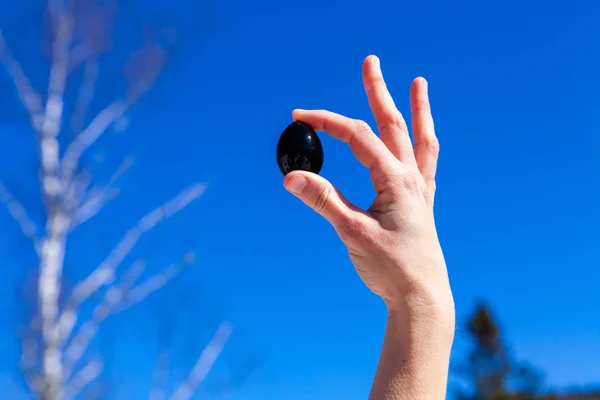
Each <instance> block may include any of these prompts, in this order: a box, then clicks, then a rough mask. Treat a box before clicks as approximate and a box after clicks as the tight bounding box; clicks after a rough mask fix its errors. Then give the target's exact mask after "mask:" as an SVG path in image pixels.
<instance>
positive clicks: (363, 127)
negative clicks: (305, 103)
mask: <svg viewBox="0 0 600 400" xmlns="http://www.w3.org/2000/svg"><path fill="white" fill-rule="evenodd" d="M292 117H293V118H294V120H300V121H302V122H305V123H307V124H308V125H310V126H312V128H313V129H315V130H317V131H323V132H326V133H328V134H330V135H331V136H333V137H334V138H336V139H339V140H341V141H343V142H345V143H348V145H349V146H350V149H351V150H352V152H353V153H354V155H355V156H356V158H357V159H358V161H360V163H361V164H363V165H364V166H365V167H367V168H369V169H372V168H374V167H376V166H377V165H379V164H382V163H383V164H387V163H389V162H390V157H393V155H392V153H390V151H389V149H388V148H387V147H386V146H385V144H383V142H382V141H381V140H380V139H379V138H378V137H377V135H375V133H373V131H372V130H371V128H369V125H368V124H367V123H366V122H364V121H360V120H356V119H351V118H348V117H344V116H343V115H340V114H336V113H333V112H331V111H327V110H294V112H293V113H292Z"/></svg>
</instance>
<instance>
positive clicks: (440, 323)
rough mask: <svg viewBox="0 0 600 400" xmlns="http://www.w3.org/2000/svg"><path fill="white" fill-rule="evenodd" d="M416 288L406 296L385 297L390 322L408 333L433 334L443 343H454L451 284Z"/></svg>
mask: <svg viewBox="0 0 600 400" xmlns="http://www.w3.org/2000/svg"><path fill="white" fill-rule="evenodd" d="M437 286H438V287H434V286H433V285H429V286H428V287H421V288H418V289H417V288H413V289H414V290H411V291H410V292H409V293H405V294H404V295H403V296H396V297H394V298H393V299H388V300H385V303H386V305H387V309H388V323H389V324H394V325H397V326H400V327H402V329H404V330H406V331H407V333H408V334H410V333H414V334H415V335H419V336H420V337H423V338H426V337H429V336H432V337H434V338H437V340H440V341H441V343H448V342H449V343H450V344H451V343H452V341H453V339H454V331H455V324H456V313H455V309H454V299H453V297H452V292H451V290H450V286H449V284H447V283H446V284H442V283H440V284H439V285H437Z"/></svg>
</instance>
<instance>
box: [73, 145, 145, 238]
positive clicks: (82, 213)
mask: <svg viewBox="0 0 600 400" xmlns="http://www.w3.org/2000/svg"><path fill="white" fill-rule="evenodd" d="M132 165H133V158H131V157H127V158H125V160H123V162H122V163H121V165H120V166H119V167H118V168H117V169H116V170H115V172H114V173H113V175H112V176H111V178H110V181H109V182H108V184H106V185H102V186H98V187H93V188H91V189H90V190H89V192H88V194H87V196H86V197H87V198H86V199H85V200H84V201H83V202H82V203H81V205H80V206H79V207H77V208H76V209H75V211H74V212H73V222H72V227H71V229H75V228H76V227H77V226H79V225H81V224H83V223H84V222H86V221H88V220H90V219H91V218H92V217H94V216H95V215H97V214H98V213H99V212H100V211H101V210H102V209H103V208H104V206H105V205H106V203H108V202H109V201H111V200H113V199H114V198H115V197H116V196H117V195H118V194H119V193H120V189H118V188H115V187H114V185H115V183H116V182H117V181H118V180H119V178H120V177H121V176H123V174H124V173H125V172H126V171H127V170H129V169H130V168H131V166H132Z"/></svg>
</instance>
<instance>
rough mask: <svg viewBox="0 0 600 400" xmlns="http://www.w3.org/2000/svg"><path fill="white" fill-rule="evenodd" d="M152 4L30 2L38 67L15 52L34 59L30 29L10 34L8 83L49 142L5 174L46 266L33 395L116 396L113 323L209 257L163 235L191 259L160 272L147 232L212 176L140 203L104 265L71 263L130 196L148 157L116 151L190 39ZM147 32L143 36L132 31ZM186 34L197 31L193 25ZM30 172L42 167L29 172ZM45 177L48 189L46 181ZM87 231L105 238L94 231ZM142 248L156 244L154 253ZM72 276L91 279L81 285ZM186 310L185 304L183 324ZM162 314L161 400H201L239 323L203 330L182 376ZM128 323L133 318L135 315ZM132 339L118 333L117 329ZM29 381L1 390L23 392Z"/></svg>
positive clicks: (25, 233) (31, 128) (0, 40)
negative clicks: (130, 179) (138, 159)
mask: <svg viewBox="0 0 600 400" xmlns="http://www.w3.org/2000/svg"><path fill="white" fill-rule="evenodd" d="M140 4H142V5H143V3H140ZM140 4H136V3H135V2H122V4H119V3H117V2H116V1H104V0H49V1H47V2H32V3H28V4H27V5H28V6H32V5H33V7H32V9H31V10H33V13H32V14H31V15H33V16H35V18H36V19H37V18H39V20H37V21H34V22H33V24H32V25H31V26H32V27H34V28H40V27H41V29H31V31H34V32H36V33H39V34H40V36H41V38H42V40H41V42H40V43H41V49H42V52H41V55H42V57H41V58H36V57H34V56H33V53H34V52H32V51H31V50H32V49H31V48H30V49H28V51H29V52H30V53H29V55H28V57H26V61H31V60H36V63H35V64H36V68H31V66H29V68H27V67H26V65H27V63H25V62H23V60H22V59H20V58H19V56H18V55H17V54H16V53H15V52H14V50H13V49H15V48H18V50H19V53H22V50H23V48H25V47H26V46H23V43H24V41H19V40H16V39H17V38H19V36H20V35H19V31H20V29H22V28H21V27H20V26H19V27H17V29H16V30H15V31H13V32H11V33H12V35H11V34H5V32H4V30H0V62H1V63H2V65H3V66H4V69H5V71H6V75H5V76H4V75H3V76H2V80H3V85H4V80H7V81H9V82H11V83H12V89H11V91H10V93H16V95H17V96H16V97H17V99H18V101H20V103H21V105H22V107H23V108H24V110H25V111H26V115H27V117H28V124H22V123H19V122H17V121H16V120H12V119H11V120H10V121H8V122H9V124H12V125H13V126H16V127H17V130H18V131H19V133H22V134H23V135H30V136H31V137H32V138H34V139H35V140H34V141H32V142H31V143H32V144H33V145H34V146H35V147H34V146H32V147H31V152H32V153H34V154H35V155H36V157H34V158H33V159H32V163H33V168H29V167H31V166H32V165H27V161H25V160H24V165H21V166H18V167H16V168H14V169H13V170H12V171H3V172H4V174H3V175H8V176H3V177H2V178H3V179H2V180H1V181H0V201H2V203H4V205H5V206H6V210H7V211H8V214H9V215H10V216H11V217H12V219H13V222H14V225H13V227H14V228H15V229H19V230H20V231H21V234H22V237H23V238H25V239H26V241H27V242H28V243H29V245H30V249H31V251H30V252H29V253H28V254H29V255H30V257H28V256H24V257H23V258H22V259H21V260H24V259H28V260H31V261H27V264H29V265H33V266H35V268H33V270H32V272H31V273H27V274H25V275H24V276H26V277H27V278H28V279H27V280H26V282H27V283H26V284H25V285H24V286H25V288H26V290H25V299H24V300H26V301H20V302H16V303H15V304H18V306H17V308H18V312H19V314H20V320H21V322H22V327H21V329H20V331H19V334H18V341H19V344H20V346H19V348H20V349H21V352H20V356H19V361H18V368H15V370H18V371H19V372H18V373H15V374H14V375H13V377H14V378H16V377H20V378H21V381H22V382H24V383H25V384H26V385H23V386H24V388H25V391H21V394H22V395H23V396H24V397H25V398H31V397H33V398H35V399H41V400H75V399H84V398H85V399H101V398H114V396H115V390H116V388H114V387H111V386H113V385H114V384H116V383H117V382H118V380H116V379H114V378H115V377H114V376H113V377H112V378H110V377H109V371H108V368H107V365H108V364H107V362H108V359H109V358H110V356H109V354H108V350H107V349H108V347H107V343H108V342H110V340H109V339H107V338H108V337H110V336H111V335H110V331H109V326H110V325H109V324H107V320H109V319H110V318H113V317H114V316H116V315H117V314H121V313H123V312H125V311H127V310H128V309H129V308H131V307H134V306H137V305H138V304H139V303H140V302H142V301H144V300H145V299H146V298H148V297H150V296H151V295H153V294H154V293H155V292H158V291H160V290H161V289H163V287H165V286H166V285H168V284H170V283H171V281H174V280H175V279H176V278H177V277H178V276H179V275H180V274H182V273H184V271H185V270H186V269H187V268H188V267H190V266H192V265H193V264H194V263H195V261H196V254H195V249H194V248H193V246H192V244H191V243H185V240H184V238H181V237H178V234H177V232H174V231H173V230H171V231H169V232H168V233H165V232H164V231H163V232H162V239H165V241H166V239H171V240H173V239H175V241H176V242H175V243H176V244H178V245H180V246H181V249H180V250H178V253H179V254H177V255H176V258H178V259H176V260H175V261H173V262H169V263H166V265H163V266H161V267H160V268H158V269H157V270H156V271H152V267H153V266H154V265H153V264H157V263H156V262H154V261H153V259H152V257H151V255H153V253H156V247H157V246H156V242H154V243H152V242H144V239H145V237H146V236H150V235H151V234H152V233H154V232H155V230H156V229H157V227H159V225H161V224H163V222H164V221H166V220H168V219H172V218H173V217H174V216H176V215H177V214H178V213H180V212H182V211H183V210H184V209H186V208H187V207H188V206H190V205H191V204H192V203H193V202H194V201H195V200H196V199H198V198H199V197H200V196H201V195H202V193H203V192H204V190H205V184H203V183H200V182H195V183H192V184H191V185H190V186H189V187H188V188H186V189H184V190H183V191H181V192H180V193H178V194H176V195H175V196H174V197H172V198H171V199H170V200H168V199H166V201H165V202H164V203H163V204H161V205H159V206H158V207H156V208H154V209H150V210H140V211H141V213H139V215H138V218H140V219H139V220H138V222H137V223H136V224H134V226H132V227H131V228H130V229H129V230H127V231H126V232H125V233H124V234H123V236H121V237H120V238H119V235H118V234H117V236H114V234H113V236H111V237H110V238H108V239H107V240H108V241H110V242H111V243H112V245H113V246H114V247H113V249H112V250H111V251H110V252H109V253H108V254H107V255H106V256H105V257H104V259H103V261H100V262H98V263H96V261H94V260H93V258H89V259H87V260H83V262H82V261H81V260H78V261H77V263H78V264H81V265H77V268H75V269H69V268H68V266H69V262H73V258H72V256H71V253H73V252H74V251H76V250H77V241H76V240H73V238H74V237H76V236H78V235H79V234H80V232H81V231H82V230H81V227H82V226H84V225H87V224H88V223H92V222H93V221H94V220H95V219H97V217H98V215H103V214H101V212H102V211H104V210H105V208H106V207H107V206H108V205H109V203H111V202H113V201H114V200H115V199H116V198H117V197H118V196H119V195H120V194H121V192H122V191H123V189H124V187H125V186H124V185H123V180H124V177H125V176H126V174H127V172H128V171H129V170H130V168H132V166H133V165H134V161H135V160H134V157H132V156H131V155H129V154H123V153H124V152H123V151H122V150H119V147H118V146H115V144H118V138H119V135H120V134H121V133H122V132H124V131H125V130H126V129H127V128H128V126H129V125H130V115H131V110H132V109H133V108H134V107H135V105H136V104H137V103H138V102H139V101H140V100H142V98H143V97H144V96H145V95H146V94H147V93H148V92H149V91H150V90H151V89H152V88H153V87H154V86H155V85H156V83H157V81H158V79H159V76H160V74H161V73H162V71H163V70H164V69H165V67H166V65H167V61H168V60H169V57H170V56H171V54H173V51H174V50H175V49H176V47H175V45H176V44H177V45H180V44H181V41H178V40H177V39H178V34H181V33H182V32H178V31H177V29H176V28H177V27H175V26H171V25H169V24H168V23H169V22H172V21H169V18H168V16H167V15H166V14H162V15H161V14H160V13H155V14H152V15H154V17H155V18H149V20H147V21H142V22H141V23H136V22H140V20H141V19H142V18H143V17H144V16H145V15H147V14H145V13H144V12H143V9H142V8H140V9H138V8H136V6H139V5H140ZM119 6H122V7H119ZM31 10H29V11H31ZM128 17H129V19H128ZM24 19H27V18H24ZM165 21H166V22H165ZM19 25H22V23H21V24H19ZM26 25H27V24H26ZM19 28H20V29H19ZM135 29H139V30H140V32H139V33H138V34H132V33H131V31H132V30H135ZM183 33H186V34H187V36H186V39H189V37H190V32H183ZM9 37H11V38H13V40H12V41H11V40H9ZM20 39H22V38H20ZM17 43H18V44H19V45H18V46H17ZM44 60H45V61H46V62H44ZM40 61H41V62H40ZM43 66H47V70H46V69H45V68H44V67H43ZM28 69H29V71H28ZM44 77H46V80H44ZM37 82H46V83H45V84H41V85H40V84H36V83H37ZM3 88H4V86H3ZM5 94H6V92H3V95H5ZM8 107H9V108H11V109H12V106H8ZM10 114H13V115H9V116H8V117H9V118H12V117H14V116H19V115H22V113H21V112H20V111H17V109H16V108H15V110H14V113H10ZM5 117H6V115H5ZM36 149H37V151H36V152H34V150H36ZM30 169H31V170H32V171H36V173H34V174H31V175H29V174H28V170H30ZM36 177H37V179H36ZM32 182H38V185H34V186H35V187H33V188H32V187H31V183H32ZM23 188H27V190H22V189H23ZM27 192H30V193H37V194H38V195H39V196H37V198H38V199H40V201H36V200H35V199H31V198H23V197H21V196H19V194H22V193H27ZM36 203H37V204H36ZM130 211H135V212H136V213H138V211H137V210H130ZM8 231H9V232H10V230H8ZM84 233H85V231H84ZM87 234H88V235H91V237H92V240H98V239H99V235H98V234H97V233H95V232H94V231H93V230H88V231H87ZM142 244H145V249H144V248H142V249H140V247H143V246H141V245H142ZM171 245H172V244H171ZM23 248H24V247H22V246H20V247H19V249H23ZM17 264H19V263H17ZM24 264H25V263H24ZM82 271H83V272H82ZM69 272H76V275H81V277H80V278H79V277H77V278H75V279H74V282H73V283H71V282H70V278H71V276H69ZM190 304H192V303H190ZM183 308H184V307H183V305H181V304H180V307H178V310H177V311H178V314H180V315H179V318H182V316H183V315H184V313H183V312H182V310H183ZM157 312H158V311H157ZM168 312H169V313H173V312H174V311H173V310H169V311H168ZM162 315H163V317H162V319H161V324H159V327H158V329H159V336H160V338H161V340H162V341H163V342H162V343H161V344H160V345H159V354H158V357H157V361H156V367H155V368H154V379H153V384H152V385H151V386H152V387H151V388H149V389H148V390H147V392H148V396H149V398H150V399H151V400H163V399H171V400H187V399H189V398H191V397H192V396H193V395H195V394H196V393H197V391H198V390H199V387H200V385H201V384H202V383H203V382H204V381H205V379H206V377H207V375H208V373H209V372H210V371H211V369H212V367H213V365H214V363H215V362H216V360H217V358H218V357H219V356H220V354H221V351H222V350H223V347H224V346H225V343H226V342H227V340H228V338H229V336H230V333H231V326H230V324H229V322H218V323H217V324H216V325H217V327H216V328H215V329H214V330H213V333H211V334H210V335H209V336H206V337H203V336H202V335H200V334H199V332H195V336H194V343H195V344H196V346H195V347H193V348H192V349H188V353H187V355H188V358H189V355H190V354H191V350H193V352H194V354H193V355H192V356H191V357H192V358H193V362H191V363H187V367H186V371H185V372H184V373H181V372H180V373H178V374H176V375H174V374H172V373H170V372H172V371H171V370H172V368H173V364H172V363H171V362H169V361H170V358H169V355H170V354H171V350H170V349H168V348H166V347H165V346H166V345H167V344H171V345H173V343H169V342H168V341H166V337H167V336H169V335H171V334H172V332H171V330H173V329H175V327H176V326H175V325H176V324H175V322H174V320H171V319H169V320H167V319H166V318H165V317H164V315H165V314H164V310H163V313H162ZM186 316H187V318H188V321H187V322H185V323H184V324H185V325H188V326H189V325H193V320H189V318H197V315H193V314H192V315H190V314H187V315H186ZM120 321H121V322H125V324H127V322H130V323H131V319H130V320H129V321H126V320H123V319H121V320H120ZM180 324H181V323H180ZM122 329H123V327H119V330H120V331H121V332H122ZM186 329H188V328H186ZM104 331H106V332H104ZM186 332H188V334H189V333H190V332H192V331H189V329H188V330H187V331H186ZM146 333H147V332H146ZM167 333H168V335H167ZM119 334H120V333H116V334H115V332H113V334H112V337H113V338H114V337H115V336H118V335H119ZM200 343H203V345H202V346H201V347H200V348H197V347H198V345H199V344H200ZM174 376H175V377H176V378H177V382H174V381H173V377H174ZM13 383H15V381H13ZM122 383H123V382H120V384H122ZM18 387H19V385H18V384H15V385H14V386H13V387H11V388H8V389H5V390H2V389H0V390H1V391H2V392H3V393H4V392H6V393H9V392H10V393H11V396H12V397H15V398H16V397H17V395H16V394H15V393H17V392H19V390H18V389H17V388H18ZM138 392H139V391H138ZM12 397H11V398H12Z"/></svg>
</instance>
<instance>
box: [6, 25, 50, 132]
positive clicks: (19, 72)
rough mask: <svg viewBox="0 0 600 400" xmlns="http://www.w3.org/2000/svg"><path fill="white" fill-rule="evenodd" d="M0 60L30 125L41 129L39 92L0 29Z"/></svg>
mask: <svg viewBox="0 0 600 400" xmlns="http://www.w3.org/2000/svg"><path fill="white" fill-rule="evenodd" d="M0 61H1V62H2V63H3V64H4V66H5V68H6V71H7V72H8V75H9V76H10V78H11V80H12V81H13V84H14V85H15V87H16V89H17V94H18V95H19V98H20V99H21V103H22V104H23V106H24V107H25V109H26V110H27V112H28V113H29V118H30V120H31V125H32V126H33V129H35V131H36V132H40V131H41V130H42V123H43V118H44V108H43V105H42V98H41V96H40V94H39V93H38V92H37V91H36V90H35V89H34V88H33V86H32V85H31V82H29V79H28V78H27V75H26V74H25V72H24V71H23V68H22V67H21V64H19V62H18V61H17V60H16V59H15V58H14V56H13V55H12V53H11V51H10V49H9V47H8V45H7V43H6V41H5V39H4V35H3V33H2V30H0Z"/></svg>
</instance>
